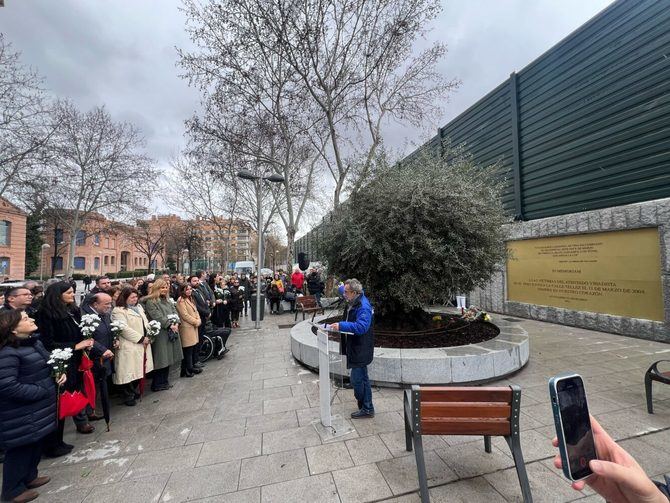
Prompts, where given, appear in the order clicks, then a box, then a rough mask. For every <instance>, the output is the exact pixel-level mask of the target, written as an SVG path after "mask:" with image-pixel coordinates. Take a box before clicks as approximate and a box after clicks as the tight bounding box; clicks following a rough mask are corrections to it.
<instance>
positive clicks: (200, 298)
mask: <svg viewBox="0 0 670 503" xmlns="http://www.w3.org/2000/svg"><path fill="white" fill-rule="evenodd" d="M193 300H195V308H196V309H197V310H198V314H199V315H200V319H201V320H202V321H203V322H204V321H205V320H206V319H207V318H209V316H210V314H212V309H211V307H210V301H209V298H208V295H207V292H206V291H204V289H201V288H200V287H198V288H194V289H193Z"/></svg>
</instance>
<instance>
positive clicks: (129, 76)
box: [0, 0, 612, 232]
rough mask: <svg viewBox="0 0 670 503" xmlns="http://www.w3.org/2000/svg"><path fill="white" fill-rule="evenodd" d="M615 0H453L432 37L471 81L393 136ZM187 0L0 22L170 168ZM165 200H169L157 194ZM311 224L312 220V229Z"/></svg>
mask: <svg viewBox="0 0 670 503" xmlns="http://www.w3.org/2000/svg"><path fill="white" fill-rule="evenodd" d="M610 3H612V2H611V0H452V1H445V2H444V11H443V12H442V13H441V15H440V17H439V18H438V19H437V21H436V22H435V26H434V28H433V31H432V33H431V34H430V35H429V40H428V42H429V41H430V40H436V39H439V40H442V41H446V43H447V44H448V47H449V53H448V54H447V57H446V58H445V59H444V61H443V62H442V63H441V69H442V71H443V73H444V74H445V75H446V76H448V77H450V78H453V77H456V78H458V79H460V80H461V81H462V85H461V87H460V89H459V90H458V91H457V92H456V93H455V94H453V95H452V97H451V99H450V102H449V104H448V105H447V106H446V109H445V114H444V116H443V117H441V118H440V119H439V120H437V121H436V122H435V124H431V125H428V126H427V128H426V129H425V130H424V131H423V132H421V131H409V132H408V131H407V130H406V129H405V128H399V127H389V128H388V131H387V137H386V141H387V143H389V144H392V145H402V144H406V145H408V146H407V149H408V150H410V149H411V143H416V142H422V141H423V140H424V139H427V138H428V137H429V135H432V134H435V130H436V128H437V126H438V125H444V124H445V123H446V122H448V121H449V120H450V119H452V118H453V117H455V116H457V115H458V114H459V113H461V112H462V111H464V110H465V109H467V108H468V107H469V106H470V105H472V104H473V103H475V102H476V101H477V100H478V99H479V98H481V97H482V96H483V95H485V94H486V93H488V92H489V91H490V90H492V89H493V88H494V87H496V86H497V85H498V84H500V83H501V82H502V81H503V80H505V79H507V78H508V77H509V74H510V73H511V72H513V71H518V70H521V69H522V68H523V67H524V66H526V65H527V64H528V63H530V62H531V61H532V60H534V59H535V58H536V57H538V56H539V55H540V54H542V53H543V52H545V51H546V50H547V49H549V48H550V47H552V46H553V45H554V44H556V43H557V42H559V41H560V40H561V39H563V38H564V37H566V36H567V35H568V34H570V33H571V32H572V31H573V30H575V29H576V28H578V27H579V26H580V25H582V24H584V23H585V22H586V21H588V20H589V19H590V18H591V17H593V16H594V15H595V14H597V13H598V12H600V11H601V10H602V9H603V8H605V7H606V6H607V5H609V4H610ZM179 5H180V1H178V0H114V1H111V0H106V1H102V0H86V1H84V0H5V7H4V8H0V31H2V32H3V33H4V34H5V35H6V36H7V39H8V40H9V41H10V42H11V43H12V44H13V45H14V48H15V49H16V50H19V51H21V52H22V54H23V62H24V63H26V64H29V65H31V66H33V67H34V68H36V69H37V70H38V71H39V73H40V74H41V75H42V76H43V77H44V78H45V79H46V84H47V87H48V88H49V89H50V90H51V91H52V93H53V94H54V95H56V96H59V97H63V98H69V99H71V100H72V101H74V102H75V103H76V104H77V105H78V106H79V107H80V108H82V109H88V108H90V107H93V106H95V105H103V104H104V105H105V106H106V107H107V108H108V110H109V111H110V113H111V114H112V116H113V117H114V118H115V119H117V120H128V121H132V122H133V123H135V124H136V125H137V126H139V127H140V128H141V129H142V131H143V132H144V135H145V136H146V138H147V142H148V151H149V154H150V155H151V156H153V157H154V158H155V159H156V161H157V162H158V165H159V166H160V167H161V168H162V169H168V161H169V159H170V157H171V156H173V155H174V154H176V153H177V152H179V150H180V148H181V147H182V146H183V145H184V143H185V142H184V138H183V130H184V126H183V122H184V120H185V119H186V118H187V117H189V116H190V115H191V114H192V113H193V112H194V111H195V110H197V109H198V100H199V95H198V93H197V92H196V91H195V90H194V89H191V88H189V87H188V85H187V84H186V82H185V81H184V80H182V79H181V78H179V76H178V73H179V69H178V68H177V67H176V60H177V55H176V50H175V46H177V47H182V48H188V47H190V42H189V40H188V38H187V37H186V34H185V32H184V19H183V15H182V13H181V12H180V11H179V10H178V6H179ZM156 207H157V208H158V209H159V210H162V211H166V209H167V208H165V206H163V205H161V204H160V203H159V202H156ZM303 232H304V230H303Z"/></svg>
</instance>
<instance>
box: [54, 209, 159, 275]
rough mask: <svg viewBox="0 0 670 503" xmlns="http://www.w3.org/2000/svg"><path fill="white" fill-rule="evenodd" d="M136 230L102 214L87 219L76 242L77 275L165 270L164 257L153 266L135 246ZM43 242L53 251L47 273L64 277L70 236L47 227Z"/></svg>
mask: <svg viewBox="0 0 670 503" xmlns="http://www.w3.org/2000/svg"><path fill="white" fill-rule="evenodd" d="M134 230H135V228H134V227H133V226H128V225H124V224H119V223H118V222H113V221H111V220H109V219H107V218H105V217H104V216H102V215H100V214H94V215H93V216H92V217H91V218H89V219H87V220H86V222H84V225H83V226H82V229H81V230H80V231H79V232H78V233H77V237H76V241H75V243H76V244H75V256H74V273H75V274H89V275H91V276H99V275H102V274H109V273H116V272H120V271H132V270H137V269H154V268H155V269H157V270H160V269H162V268H163V267H164V266H163V257H162V256H161V255H160V254H159V255H158V256H157V257H156V259H155V260H154V262H155V263H152V264H150V263H149V258H148V256H147V255H146V254H145V253H143V252H142V251H140V250H138V249H137V247H136V246H135V245H134V239H136V238H134V237H133V233H134ZM42 239H43V240H44V242H45V243H48V244H49V245H50V246H51V248H50V249H49V250H48V253H49V258H48V259H46V260H45V264H44V266H45V271H48V272H49V274H50V273H51V271H52V270H53V272H54V274H62V273H64V272H65V271H66V270H67V261H68V257H69V249H70V236H69V234H68V232H67V230H65V229H62V228H60V227H59V226H58V224H57V223H53V222H47V223H46V224H45V225H44V233H43V235H42Z"/></svg>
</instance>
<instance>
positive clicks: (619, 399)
mask: <svg viewBox="0 0 670 503" xmlns="http://www.w3.org/2000/svg"><path fill="white" fill-rule="evenodd" d="M292 321H293V319H292V317H290V316H289V315H286V314H285V315H282V316H268V317H267V318H266V320H265V321H264V322H263V325H264V327H265V328H264V329H263V330H262V331H260V332H256V331H255V330H253V329H251V328H250V326H252V323H251V321H250V320H249V319H248V318H247V319H244V320H243V326H242V328H241V329H237V330H235V331H234V332H233V335H232V336H231V338H230V343H229V347H230V349H231V351H230V353H228V355H226V357H225V359H224V360H222V361H220V362H219V361H210V362H208V365H207V367H206V368H205V371H204V372H203V373H202V374H201V375H199V376H195V377H194V378H191V379H180V378H178V377H177V375H175V374H173V376H172V379H171V381H172V383H174V388H173V389H171V390H169V391H165V392H161V393H151V392H148V394H147V395H146V396H145V398H144V400H143V401H142V402H141V403H140V404H138V406H136V407H125V406H123V405H117V406H115V407H114V409H113V422H112V425H111V426H112V428H111V432H109V433H108V432H105V431H104V424H101V423H97V424H96V427H97V428H96V431H95V433H94V434H92V435H80V434H76V433H74V429H73V426H72V422H71V421H68V423H67V430H66V441H70V442H73V443H75V444H76V446H77V447H76V449H75V450H74V451H73V452H72V454H71V455H69V456H67V457H64V458H59V459H56V460H43V462H42V464H41V465H40V470H41V473H42V474H45V475H50V476H51V477H52V481H51V482H50V483H49V484H48V485H47V486H44V487H43V488H41V490H40V492H41V493H42V496H41V497H40V500H39V501H50V502H68V503H72V502H86V503H89V502H95V503H100V502H123V503H132V502H140V503H147V502H158V501H165V502H180V501H187V500H188V501H200V502H211V503H213V502H217V503H233V502H234V503H246V502H250V503H251V502H261V501H262V502H264V503H265V502H267V503H269V502H279V503H288V502H292V501H296V502H307V503H309V502H342V503H349V502H352V503H358V502H365V501H393V502H397V503H400V502H402V503H410V502H418V501H419V496H418V492H417V491H418V480H417V473H416V468H415V464H414V455H413V453H410V452H406V451H405V450H404V431H403V418H402V392H401V391H400V390H398V389H374V390H373V401H374V404H375V409H376V412H377V415H376V417H375V418H374V419H371V420H359V421H357V422H353V426H354V427H355V431H354V432H353V433H351V434H350V435H348V436H344V437H340V438H338V439H336V440H335V441H331V442H328V443H324V442H323V440H322V438H321V437H320V436H319V434H318V433H317V431H316V430H315V428H314V427H313V426H312V425H311V422H312V421H313V420H314V419H315V418H317V417H318V387H317V384H316V381H317V376H316V375H315V374H313V373H311V372H309V371H307V370H305V369H303V368H302V367H301V366H300V365H298V364H297V363H296V362H295V361H294V360H293V358H292V357H291V354H290V342H289V330H288V329H285V328H283V329H279V328H278V324H290V323H292ZM519 323H520V325H522V326H523V327H524V328H525V329H526V330H527V331H528V332H529V334H530V336H531V357H530V362H529V363H528V365H527V366H526V367H525V368H524V369H523V370H522V371H520V372H518V373H517V374H516V375H514V376H512V377H510V378H509V379H508V380H503V381H499V384H506V383H516V384H519V385H521V386H522V388H523V398H522V418H521V427H522V430H523V431H522V434H521V439H522V446H523V453H524V456H525V459H526V462H527V470H528V474H529V477H530V481H531V487H532V490H533V497H534V500H535V501H536V502H544V501H547V502H549V501H550V502H560V501H573V500H577V499H582V500H583V501H586V502H590V501H602V500H601V499H600V498H599V497H596V496H595V495H593V493H591V492H589V491H588V490H585V491H584V492H583V493H581V492H576V491H574V490H573V489H571V488H570V486H569V484H568V483H567V481H566V480H565V479H564V478H563V476H562V475H561V474H560V473H559V472H558V471H557V470H556V469H554V467H553V465H552V462H551V457H552V456H553V454H554V449H553V448H552V447H551V445H550V441H549V439H550V437H551V436H552V435H553V426H552V424H553V423H552V417H551V409H550V405H549V399H548V396H547V384H546V383H547V379H548V378H549V377H550V376H551V375H553V374H555V373H558V372H560V371H564V370H568V369H570V370H575V371H577V372H579V373H581V374H582V375H583V376H584V378H585V382H586V386H587V393H588V395H589V405H590V407H591V410H592V412H593V413H594V414H595V415H596V417H597V418H598V419H599V420H600V422H601V423H602V424H603V425H604V426H605V428H606V429H608V430H609V431H610V433H611V434H612V435H613V436H614V437H615V438H617V439H619V440H622V442H621V444H622V445H623V446H624V447H625V448H626V449H627V450H628V451H629V452H631V453H632V454H633V455H634V456H635V457H636V458H637V459H638V461H639V462H640V464H641V465H642V466H643V467H644V468H645V469H646V470H647V472H648V473H649V474H650V475H660V474H663V473H666V472H670V454H669V453H668V449H667V446H668V445H669V440H670V429H669V428H670V386H663V385H656V386H655V388H654V391H655V396H656V401H655V402H656V403H655V407H656V414H654V415H648V414H647V412H646V410H645V406H644V400H645V399H644V386H643V375H644V371H645V370H646V368H647V367H648V365H649V364H650V363H651V362H652V361H655V360H658V359H661V358H663V357H664V356H666V353H669V352H670V346H669V345H664V344H660V343H654V342H647V341H641V340H637V339H631V338H627V337H622V336H618V335H611V334H605V333H600V332H594V331H589V330H583V329H578V328H572V327H563V326H559V325H552V324H549V323H541V322H536V321H529V320H520V321H519ZM334 401H335V404H336V406H337V407H338V409H339V410H338V412H341V413H342V414H346V415H347V416H348V414H349V413H350V412H352V411H353V410H354V409H355V401H354V399H353V395H352V393H351V391H350V390H341V391H339V392H338V394H337V396H336V397H335V400H334ZM424 438H425V440H424V443H425V448H426V461H427V466H428V476H429V484H430V485H431V487H432V488H431V501H433V502H441V501H449V502H458V501H463V502H479V501H486V502H487V503H493V502H498V501H500V502H504V501H520V489H519V485H518V481H517V478H516V473H515V471H514V468H513V466H514V464H513V462H512V458H511V455H510V452H509V450H508V449H507V446H506V444H505V443H504V441H502V439H496V440H494V442H493V445H494V447H493V452H492V453H491V454H486V453H485V452H484V444H483V441H482V439H481V438H480V437H424Z"/></svg>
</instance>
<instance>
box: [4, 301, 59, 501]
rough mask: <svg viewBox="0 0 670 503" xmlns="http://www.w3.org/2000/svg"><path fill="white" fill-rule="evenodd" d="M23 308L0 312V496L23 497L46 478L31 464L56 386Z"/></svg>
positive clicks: (52, 411) (49, 427)
mask: <svg viewBox="0 0 670 503" xmlns="http://www.w3.org/2000/svg"><path fill="white" fill-rule="evenodd" d="M35 330H37V325H35V322H34V321H33V319H32V318H30V317H29V316H28V315H27V314H26V313H25V312H21V311H18V310H5V311H2V312H0V447H2V448H3V449H5V450H6V453H5V462H4V464H3V476H2V500H3V501H16V500H18V501H29V500H30V499H31V498H33V499H34V497H37V493H36V492H35V491H34V489H35V488H36V487H39V486H41V485H44V484H46V483H47V482H49V477H39V476H38V474H37V465H38V464H39V462H40V458H41V456H42V444H43V442H44V439H45V438H46V437H47V436H48V435H50V434H51V433H52V432H53V431H54V430H55V429H56V386H55V384H54V380H53V377H52V375H51V366H50V365H49V364H48V363H47V362H48V360H49V353H48V352H47V350H46V349H45V348H44V346H43V345H42V343H41V342H40V340H39V339H38V338H37V337H33V335H32V334H33V332H35ZM65 382H66V376H65V375H62V376H60V378H59V381H58V383H59V384H64V383H65Z"/></svg>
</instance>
